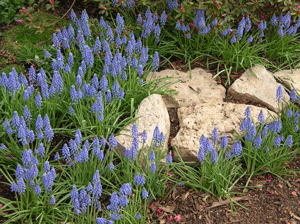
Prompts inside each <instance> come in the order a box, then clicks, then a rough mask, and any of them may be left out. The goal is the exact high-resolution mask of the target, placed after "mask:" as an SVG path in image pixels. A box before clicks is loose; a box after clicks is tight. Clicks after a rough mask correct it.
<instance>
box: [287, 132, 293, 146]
mask: <svg viewBox="0 0 300 224" xmlns="http://www.w3.org/2000/svg"><path fill="white" fill-rule="evenodd" d="M292 145H293V135H289V137H288V139H287V140H286V146H287V147H289V148H291V147H292Z"/></svg>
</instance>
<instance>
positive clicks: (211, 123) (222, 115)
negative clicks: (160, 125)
mask: <svg viewBox="0 0 300 224" xmlns="http://www.w3.org/2000/svg"><path fill="white" fill-rule="evenodd" d="M247 107H248V105H246V104H234V103H225V102H223V103H214V102H212V103H205V104H197V105H196V106H195V107H193V106H190V107H182V108H179V109H178V118H179V122H180V130H179V132H178V133H177V135H176V137H175V138H173V139H172V141H171V146H173V147H175V146H176V148H177V150H178V153H179V154H180V155H181V157H182V158H183V160H184V161H198V151H199V147H200V144H199V139H200V137H201V135H202V134H203V135H204V136H205V137H209V138H211V133H212V131H213V129H214V128H215V127H217V129H218V132H219V138H220V139H221V138H222V137H223V135H228V141H229V144H231V145H232V143H233V142H234V141H235V140H236V135H235V132H234V130H236V131H237V132H238V133H239V134H242V133H241V132H240V131H239V127H240V124H241V122H242V120H243V118H244V114H245V110H246V108H247ZM249 107H250V110H251V115H252V118H253V120H254V122H255V123H256V122H258V114H259V113H260V110H263V114H264V116H265V118H266V119H267V117H268V116H269V114H271V115H273V116H276V114H275V113H274V112H272V111H269V110H267V109H262V108H260V107H256V106H252V105H250V106H249ZM267 121H268V122H271V121H272V119H268V120H267ZM231 138H232V140H231ZM174 159H175V160H178V155H177V154H176V153H174Z"/></svg>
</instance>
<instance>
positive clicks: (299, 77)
mask: <svg viewBox="0 0 300 224" xmlns="http://www.w3.org/2000/svg"><path fill="white" fill-rule="evenodd" d="M274 76H275V77H277V78H279V79H280V81H281V82H282V83H283V85H285V86H286V87H287V88H288V89H289V90H292V89H293V87H294V88H295V90H296V91H297V92H298V93H300V69H296V70H293V72H292V71H291V70H282V71H278V72H275V73H274Z"/></svg>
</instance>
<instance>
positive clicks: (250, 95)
mask: <svg viewBox="0 0 300 224" xmlns="http://www.w3.org/2000/svg"><path fill="white" fill-rule="evenodd" d="M279 85H280V84H279V83H277V82H276V81H275V79H274V77H273V75H272V74H271V73H270V72H268V71H267V70H266V68H265V67H263V66H259V65H256V66H254V67H253V68H252V71H251V70H250V69H248V70H247V71H246V72H245V73H244V74H243V75H242V76H241V77H240V78H239V79H237V80H236V81H235V82H234V83H233V84H232V85H231V86H230V87H229V89H228V94H229V95H231V96H233V98H235V99H247V100H249V101H251V102H253V103H261V104H262V105H264V106H266V107H268V108H269V109H270V110H272V111H274V112H276V113H278V112H279V107H278V102H276V91H277V89H278V86H279ZM283 99H284V100H285V101H286V102H289V100H290V97H289V95H288V94H287V93H286V91H285V90H284V89H283Z"/></svg>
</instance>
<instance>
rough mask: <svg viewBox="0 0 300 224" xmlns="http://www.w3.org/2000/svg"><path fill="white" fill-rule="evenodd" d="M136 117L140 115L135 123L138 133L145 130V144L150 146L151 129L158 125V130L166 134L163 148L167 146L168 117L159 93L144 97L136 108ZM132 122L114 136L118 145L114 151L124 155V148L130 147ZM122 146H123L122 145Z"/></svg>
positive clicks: (168, 133) (140, 145)
mask: <svg viewBox="0 0 300 224" xmlns="http://www.w3.org/2000/svg"><path fill="white" fill-rule="evenodd" d="M136 117H140V118H139V119H138V120H137V121H136V122H135V123H136V125H137V128H138V131H139V134H141V133H142V132H143V131H144V130H146V132H147V136H148V138H147V141H146V143H145V146H147V145H148V146H150V144H151V141H152V136H153V131H154V129H155V127H156V125H158V127H159V130H160V132H163V133H164V135H165V136H166V137H165V139H166V141H165V144H164V149H166V148H167V146H168V141H167V140H168V139H169V135H170V119H169V114H168V110H167V107H166V105H165V103H164V101H163V99H162V96H161V95H158V94H153V95H151V96H149V97H147V98H145V99H144V100H143V101H142V102H141V104H140V106H139V109H138V112H137V114H136ZM132 126H133V123H131V124H129V125H127V126H126V127H125V129H127V130H123V131H121V135H119V136H116V140H117V142H118V143H119V146H118V147H117V148H116V151H117V152H118V153H119V154H121V155H124V152H125V151H124V150H125V148H126V147H128V148H131V144H132V136H131V129H132ZM122 146H123V147H122ZM141 147H142V144H139V150H140V149H141Z"/></svg>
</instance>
